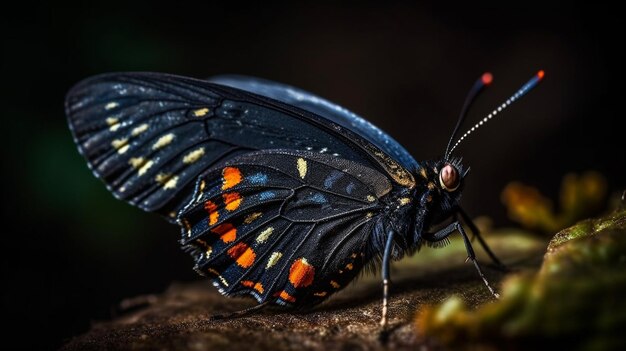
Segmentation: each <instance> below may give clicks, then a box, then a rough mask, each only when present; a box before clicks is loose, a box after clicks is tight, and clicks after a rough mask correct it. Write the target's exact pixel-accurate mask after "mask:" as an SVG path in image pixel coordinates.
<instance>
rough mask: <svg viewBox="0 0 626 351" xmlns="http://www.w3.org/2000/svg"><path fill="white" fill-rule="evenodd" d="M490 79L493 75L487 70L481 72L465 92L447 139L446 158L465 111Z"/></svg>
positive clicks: (463, 118) (465, 114) (465, 113)
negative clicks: (452, 129)
mask: <svg viewBox="0 0 626 351" xmlns="http://www.w3.org/2000/svg"><path fill="white" fill-rule="evenodd" d="M492 81H493V75H492V74H491V73H489V72H485V73H483V75H482V76H480V78H478V80H476V82H475V83H474V85H473V86H472V88H471V89H470V91H469V92H468V93H467V97H466V98H465V102H463V108H462V109H461V114H460V115H459V119H458V120H457V121H456V126H455V127H454V131H452V135H450V140H448V146H446V152H445V159H446V160H447V159H448V156H449V155H450V153H449V152H448V150H450V145H452V140H454V137H455V136H456V133H457V132H458V131H459V128H461V125H463V121H464V120H465V117H466V116H467V111H469V108H470V107H471V106H472V104H473V103H474V101H475V100H476V97H478V94H480V92H481V91H483V88H484V87H486V86H487V85H489V84H491V82H492Z"/></svg>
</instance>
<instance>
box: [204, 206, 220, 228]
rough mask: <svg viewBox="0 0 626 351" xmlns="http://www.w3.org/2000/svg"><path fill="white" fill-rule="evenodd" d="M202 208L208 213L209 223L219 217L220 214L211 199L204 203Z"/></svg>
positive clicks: (213, 222)
mask: <svg viewBox="0 0 626 351" xmlns="http://www.w3.org/2000/svg"><path fill="white" fill-rule="evenodd" d="M204 209H205V210H206V211H207V212H208V213H209V225H213V224H215V223H217V220H218V219H219V218H220V214H219V213H218V212H217V205H216V204H214V203H213V202H211V201H207V202H205V203H204Z"/></svg>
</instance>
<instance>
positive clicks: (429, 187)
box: [428, 182, 435, 190]
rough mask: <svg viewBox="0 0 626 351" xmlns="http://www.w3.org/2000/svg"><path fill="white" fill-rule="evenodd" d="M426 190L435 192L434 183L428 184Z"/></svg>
mask: <svg viewBox="0 0 626 351" xmlns="http://www.w3.org/2000/svg"><path fill="white" fill-rule="evenodd" d="M428 190H435V183H433V182H428Z"/></svg>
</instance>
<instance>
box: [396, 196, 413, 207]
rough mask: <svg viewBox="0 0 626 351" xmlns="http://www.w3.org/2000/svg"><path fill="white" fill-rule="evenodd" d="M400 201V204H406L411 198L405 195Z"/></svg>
mask: <svg viewBox="0 0 626 351" xmlns="http://www.w3.org/2000/svg"><path fill="white" fill-rule="evenodd" d="M398 202H400V206H404V205H406V204H408V203H409V202H411V199H410V198H408V197H403V198H401V199H399V200H398Z"/></svg>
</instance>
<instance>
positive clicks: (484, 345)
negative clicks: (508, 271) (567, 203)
mask: <svg viewBox="0 0 626 351" xmlns="http://www.w3.org/2000/svg"><path fill="white" fill-rule="evenodd" d="M624 294H626V211H624V210H620V211H617V212H615V213H613V214H611V215H608V216H606V217H603V218H598V219H589V220H585V221H582V222H580V223H578V224H576V225H574V226H572V227H570V228H567V229H565V230H563V231H561V232H559V233H558V234H556V235H555V236H554V238H553V239H552V241H551V242H550V244H549V245H548V250H547V253H546V255H545V258H544V262H543V264H542V266H541V269H540V270H539V272H538V273H529V272H526V273H521V274H518V275H515V276H512V277H509V278H507V279H506V280H505V281H504V282H503V290H502V294H501V296H502V298H501V300H500V301H498V302H495V303H491V304H486V305H485V306H482V307H480V308H478V309H476V310H473V311H472V310H471V309H469V308H468V307H466V306H465V304H464V303H463V302H462V301H461V300H460V299H459V298H455V297H453V298H450V299H448V300H447V301H445V302H444V303H442V304H440V305H436V306H433V307H430V308H426V309H425V310H423V311H422V313H420V314H419V315H418V317H417V320H416V325H417V328H418V330H419V332H420V335H422V336H423V337H424V338H425V339H427V340H428V341H429V342H430V343H434V344H437V345H441V346H448V347H453V348H455V349H456V348H466V347H467V345H472V348H473V349H519V350H525V349H532V348H538V347H539V348H545V347H547V346H554V347H559V348H567V349H570V350H589V349H593V350H614V349H623V348H621V347H624V345H626V335H624V333H623V331H622V329H623V326H624V325H626V299H624Z"/></svg>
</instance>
